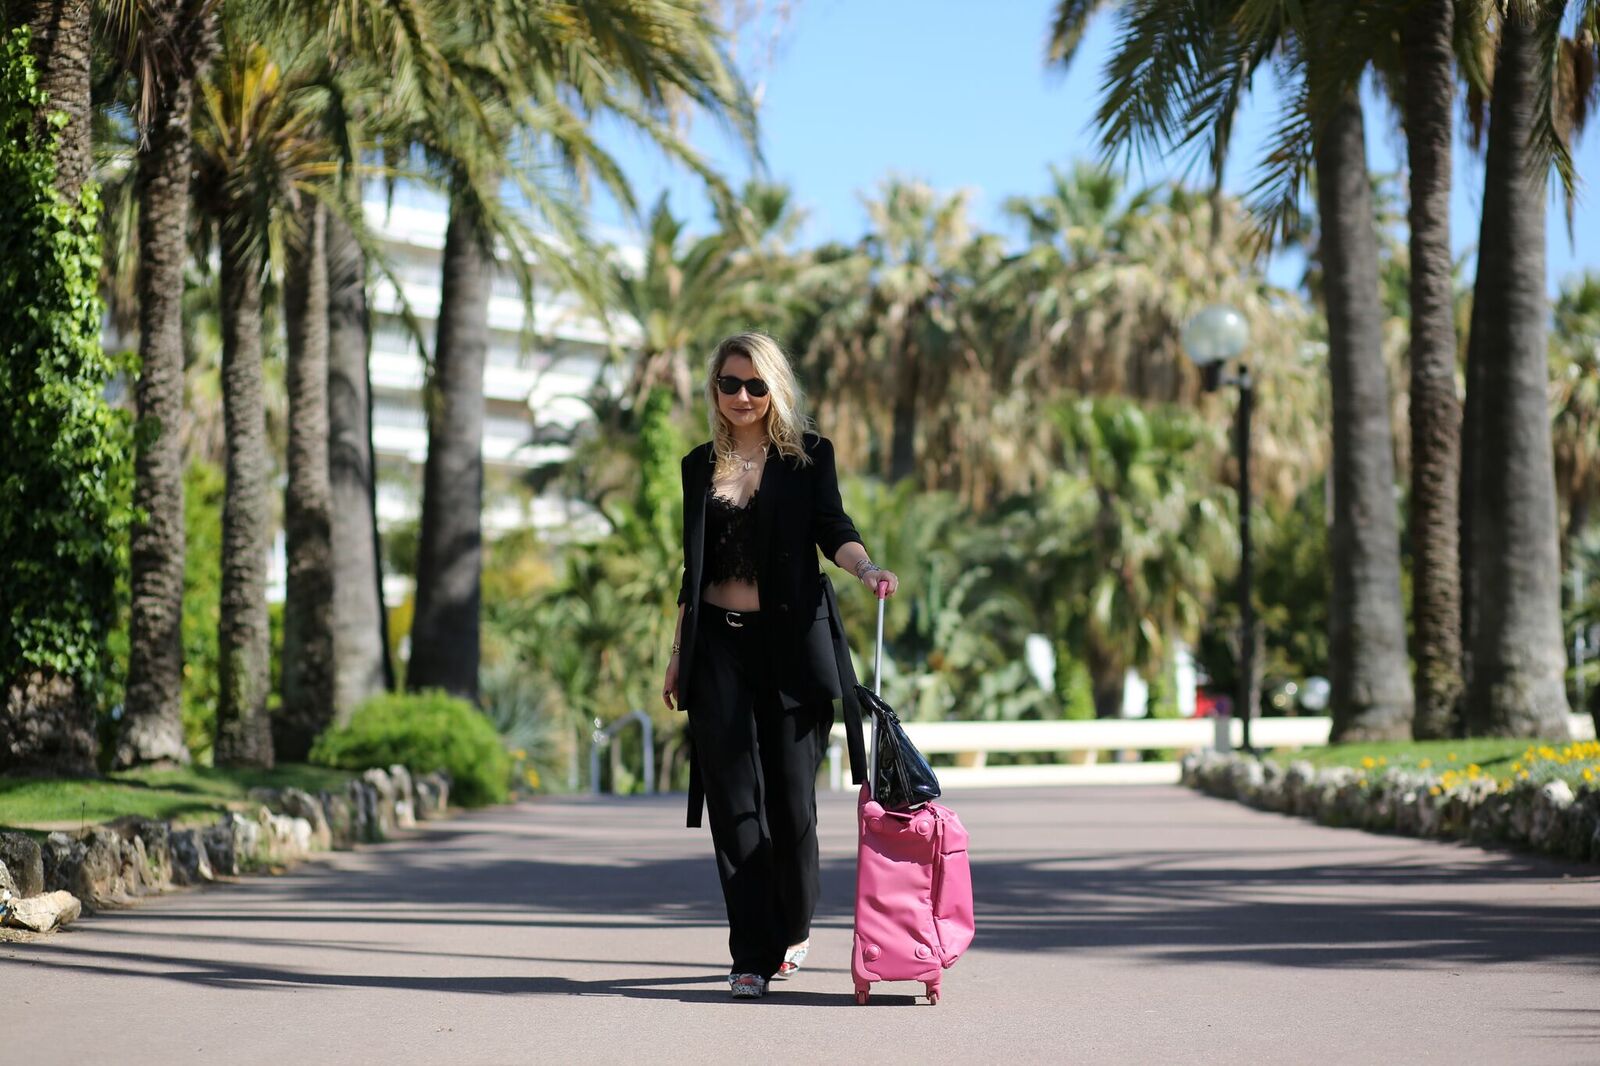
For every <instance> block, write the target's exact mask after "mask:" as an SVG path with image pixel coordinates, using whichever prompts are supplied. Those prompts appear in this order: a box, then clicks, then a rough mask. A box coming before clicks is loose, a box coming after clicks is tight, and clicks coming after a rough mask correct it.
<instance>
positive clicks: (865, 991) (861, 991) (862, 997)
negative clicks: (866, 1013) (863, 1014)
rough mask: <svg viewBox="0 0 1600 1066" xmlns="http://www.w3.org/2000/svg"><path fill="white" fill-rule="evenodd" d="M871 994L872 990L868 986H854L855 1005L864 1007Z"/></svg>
mask: <svg viewBox="0 0 1600 1066" xmlns="http://www.w3.org/2000/svg"><path fill="white" fill-rule="evenodd" d="M871 996H872V990H871V987H870V986H864V985H857V986H856V1006H858V1007H865V1006H866V1005H867V1000H868V999H869V998H870V997H871Z"/></svg>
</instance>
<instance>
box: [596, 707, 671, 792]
mask: <svg viewBox="0 0 1600 1066" xmlns="http://www.w3.org/2000/svg"><path fill="white" fill-rule="evenodd" d="M633 721H637V722H638V723H639V729H640V730H641V731H642V732H643V734H644V735H643V737H641V738H640V739H641V740H642V742H643V743H642V747H643V748H644V791H645V794H646V795H653V794H654V793H655V790H656V745H655V727H654V726H652V725H651V724H650V716H649V715H648V714H646V713H644V712H643V711H629V712H628V713H627V714H625V715H623V716H622V717H621V718H618V719H617V720H616V721H615V722H612V723H611V724H610V725H608V726H603V725H602V724H601V722H600V719H598V718H596V719H595V720H594V732H593V733H592V734H591V735H590V747H589V787H590V789H591V790H592V791H593V792H594V794H595V795H596V796H598V795H600V754H601V752H603V751H605V750H606V749H608V748H609V747H611V742H612V741H613V740H615V739H616V736H617V734H618V733H620V732H621V731H622V730H623V729H625V728H627V725H628V723H629V722H633Z"/></svg>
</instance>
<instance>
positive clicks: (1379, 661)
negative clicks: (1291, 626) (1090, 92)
mask: <svg viewBox="0 0 1600 1066" xmlns="http://www.w3.org/2000/svg"><path fill="white" fill-rule="evenodd" d="M1099 6H1100V5H1099V4H1097V3H1083V2H1080V0H1063V2H1062V3H1061V4H1060V5H1058V7H1057V11H1056V20H1055V23H1054V31H1053V40H1052V51H1051V55H1052V57H1053V58H1054V59H1056V60H1057V61H1058V62H1061V63H1069V62H1070V61H1071V59H1072V58H1073V55H1074V53H1075V52H1076V49H1077V46H1078V44H1079V43H1081V39H1082V33H1083V27H1084V24H1085V22H1086V20H1087V18H1088V17H1089V16H1090V15H1091V14H1092V13H1093V12H1094V10H1095V9H1096V8H1097V7H1099ZM1118 20H1119V25H1120V26H1121V28H1122V31H1123V32H1122V34H1121V35H1120V43H1119V45H1118V46H1117V49H1116V51H1115V52H1114V53H1113V55H1112V57H1111V58H1110V59H1109V60H1108V62H1107V66H1106V72H1107V78H1106V85H1105V91H1104V94H1103V100H1102V104H1101V107H1100V111H1099V121H1100V126H1101V137H1102V142H1103V144H1104V145H1105V146H1106V149H1107V151H1108V152H1111V153H1117V152H1140V151H1143V150H1145V149H1152V150H1163V149H1165V148H1168V147H1170V146H1172V145H1173V144H1175V143H1176V144H1182V145H1191V146H1197V147H1198V148H1199V150H1200V151H1201V152H1202V153H1203V154H1205V155H1206V156H1207V157H1208V158H1209V162H1210V165H1211V169H1212V173H1213V176H1214V178H1215V181H1216V182H1217V184H1218V185H1219V186H1220V182H1221V176H1222V172H1223V165H1224V163H1225V161H1226V158H1227V155H1228V151H1229V148H1230V143H1231V134H1232V131H1233V123H1234V119H1235V117H1236V115H1237V111H1238V107H1239V104H1240V102H1241V101H1242V100H1243V98H1244V97H1245V95H1246V94H1247V93H1248V92H1249V90H1250V87H1251V83H1252V81H1253V79H1254V77H1255V75H1256V74H1257V72H1258V71H1259V69H1260V68H1261V66H1262V65H1263V64H1264V63H1266V62H1267V61H1268V60H1269V59H1274V58H1275V59H1276V69H1277V71H1278V73H1279V76H1280V79H1284V80H1287V81H1289V83H1290V85H1291V86H1292V87H1291V89H1290V91H1289V93H1288V94H1287V97H1286V103H1285V104H1284V105H1283V109H1282V118H1281V120H1280V125H1279V129H1278V137H1277V143H1276V144H1275V146H1274V147H1273V149H1272V151H1271V153H1270V155H1269V156H1268V158H1267V160H1266V166H1265V168H1264V172H1263V176H1262V179H1261V182H1260V184H1259V186H1258V199H1257V205H1258V211H1259V212H1260V213H1261V214H1262V215H1263V217H1264V219H1265V221H1266V229H1265V232H1266V233H1280V234H1281V233H1285V232H1287V231H1288V230H1289V228H1290V226H1291V224H1292V222H1293V219H1294V217H1295V214H1296V211H1297V207H1298V198H1299V192H1300V188H1301V186H1302V184H1303V182H1304V181H1305V179H1306V178H1307V177H1308V176H1309V175H1310V173H1311V172H1312V169H1313V163H1314V165H1315V174H1316V182H1315V186H1316V203H1317V217H1318V223H1319V240H1318V260H1319V264H1320V267H1321V279H1322V285H1321V293H1320V295H1321V297H1322V304H1323V308H1324V311H1325V313H1326V316H1327V321H1328V368H1329V376H1330V382H1331V395H1332V408H1333V412H1332V414H1333V417H1332V439H1333V516H1332V519H1333V520H1332V528H1333V538H1332V546H1333V575H1332V589H1333V598H1332V601H1331V611H1330V619H1329V625H1330V642H1331V646H1332V656H1333V659H1332V664H1331V667H1332V669H1331V674H1332V681H1333V712H1334V723H1335V724H1334V736H1335V738H1336V739H1376V738H1382V737H1400V736H1407V735H1409V734H1410V730H1411V716H1412V710H1413V697H1412V692H1411V688H1410V686H1409V685H1408V684H1406V676H1407V671H1406V647H1405V637H1406V634H1405V623H1404V611H1403V605H1402V602H1401V597H1400V556H1399V552H1400V548H1399V530H1398V525H1397V517H1396V512H1395V505H1394V448H1393V443H1392V440H1391V436H1390V426H1389V409H1390V406H1389V395H1388V393H1389V383H1388V378H1387V370H1386V368H1385V366H1384V362H1383V348H1382V336H1381V324H1382V308H1381V304H1380V302H1379V275H1378V257H1377V245H1376V240H1375V235H1374V232H1373V211H1372V201H1371V182H1370V177H1369V175H1368V172H1367V164H1366V146H1365V119H1364V116H1363V112H1362V106H1361V100H1360V97H1359V95H1358V94H1357V90H1356V86H1355V84H1354V81H1353V80H1352V79H1351V78H1350V77H1349V73H1350V71H1349V69H1348V66H1346V65H1343V64H1341V63H1338V62H1336V61H1335V59H1336V53H1335V52H1334V50H1332V49H1329V48H1327V47H1323V46H1320V45H1316V44H1313V43H1312V42H1315V41H1336V40H1341V39H1344V38H1347V37H1350V36H1352V35H1355V34H1358V33H1359V32H1360V31H1361V30H1362V29H1363V28H1364V27H1363V26H1362V23H1361V11H1360V9H1359V8H1358V7H1352V6H1351V5H1347V4H1343V3H1338V2H1336V0H1318V2H1316V3H1286V2H1277V0H1271V2H1261V3H1253V2H1243V0H1240V2H1229V3H1222V4H1209V3H1200V2H1197V0H1193V2H1183V3H1165V2H1161V3H1158V2H1155V0H1142V2H1136V3H1129V4H1126V5H1124V6H1123V7H1122V8H1121V9H1120V10H1119V14H1118Z"/></svg>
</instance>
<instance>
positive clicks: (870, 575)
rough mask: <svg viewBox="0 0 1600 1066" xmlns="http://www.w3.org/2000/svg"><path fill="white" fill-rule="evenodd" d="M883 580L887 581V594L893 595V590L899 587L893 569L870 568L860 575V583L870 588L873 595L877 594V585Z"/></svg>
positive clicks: (898, 580) (898, 581)
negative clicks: (870, 569)
mask: <svg viewBox="0 0 1600 1066" xmlns="http://www.w3.org/2000/svg"><path fill="white" fill-rule="evenodd" d="M885 581H887V582H888V583H889V595H890V596H893V595H894V594H895V590H896V589H898V588H899V587H900V579H899V578H898V577H895V576H894V571H892V570H872V571H869V572H867V573H866V574H863V575H862V576H861V583H862V584H863V585H865V586H867V588H869V589H871V590H872V594H873V595H874V596H876V595H877V594H878V586H879V585H881V584H883V583H884V582H885ZM887 598H888V597H885V599H887Z"/></svg>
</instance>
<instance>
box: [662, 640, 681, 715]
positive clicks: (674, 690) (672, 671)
mask: <svg viewBox="0 0 1600 1066" xmlns="http://www.w3.org/2000/svg"><path fill="white" fill-rule="evenodd" d="M677 694H678V656H677V655H676V654H674V655H673V656H672V658H670V659H668V660H667V677H666V680H664V681H662V682H661V702H662V703H665V704H666V705H667V710H669V711H670V710H673V706H672V701H673V699H674V698H675V697H676V696H677ZM677 709H678V710H682V709H683V708H681V707H679V708H677Z"/></svg>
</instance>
